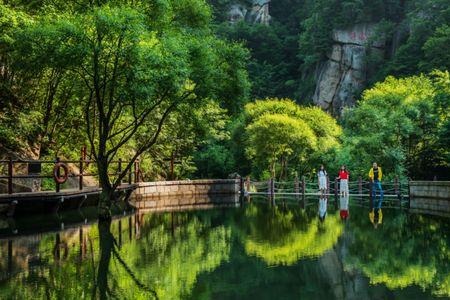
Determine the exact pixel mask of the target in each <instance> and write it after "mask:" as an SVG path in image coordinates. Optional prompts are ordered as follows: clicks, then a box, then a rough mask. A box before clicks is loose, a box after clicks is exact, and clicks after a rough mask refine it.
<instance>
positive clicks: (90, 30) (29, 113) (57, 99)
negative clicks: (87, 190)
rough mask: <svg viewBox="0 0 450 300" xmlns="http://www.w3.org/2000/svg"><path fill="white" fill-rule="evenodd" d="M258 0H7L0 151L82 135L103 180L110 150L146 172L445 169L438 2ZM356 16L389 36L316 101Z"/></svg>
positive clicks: (448, 151)
mask: <svg viewBox="0 0 450 300" xmlns="http://www.w3.org/2000/svg"><path fill="white" fill-rule="evenodd" d="M256 2H258V1H256ZM259 2H261V1H259ZM259 2H258V3H259ZM263 2H264V1H263ZM264 3H266V4H263V5H269V10H268V11H269V13H270V21H269V22H265V23H258V22H252V21H249V20H246V19H245V18H244V19H242V20H234V19H233V20H230V9H232V8H233V7H236V5H239V7H247V9H248V10H249V9H251V7H252V5H255V1H237V0H236V1H233V0H211V1H204V0H165V1H127V0H111V1H106V0H103V1H101V0H96V1H94V0H79V1H60V0H52V1H50V0H34V1H25V0H3V1H0V28H1V29H0V155H1V157H9V156H13V157H15V158H33V159H54V158H55V157H57V156H58V157H66V158H73V159H78V158H79V156H80V148H81V147H82V146H83V145H87V147H88V149H89V157H90V158H92V159H95V160H96V161H97V162H98V171H99V174H100V178H99V180H100V182H101V184H102V186H103V187H104V188H106V189H114V188H115V187H116V186H117V184H118V183H119V182H120V181H121V180H122V179H123V176H125V175H124V174H125V173H123V174H122V175H123V176H122V175H119V176H116V177H111V176H108V170H109V169H111V168H113V165H112V161H113V160H114V159H117V158H118V157H120V158H123V159H124V161H125V160H126V161H131V160H132V159H133V158H138V157H139V158H140V160H141V169H142V170H143V176H144V179H145V180H159V179H175V178H196V177H197V178H198V177H202V178H207V177H210V178H213V177H214V178H220V177H221V178H226V177H228V176H230V175H231V174H235V173H238V174H240V175H244V176H245V175H251V176H252V177H257V178H261V179H264V178H268V177H276V178H281V179H284V178H289V177H293V176H295V175H298V176H308V177H309V178H314V175H313V174H314V172H315V170H316V169H317V167H318V165H319V164H321V163H323V164H325V165H326V166H327V168H328V169H329V171H330V172H335V171H336V170H337V168H338V167H339V165H340V164H343V163H345V164H347V165H348V166H349V168H350V170H351V171H352V172H353V174H354V175H355V176H356V175H361V176H366V173H367V171H368V168H369V166H370V164H371V162H373V161H378V162H379V163H380V164H381V166H382V167H383V168H384V171H385V174H386V176H387V178H392V177H393V176H395V175H399V176H401V177H403V178H406V177H410V178H426V179H432V178H433V177H434V176H437V177H438V178H440V179H441V178H446V177H448V176H449V174H450V138H449V136H450V118H449V116H450V110H449V105H450V75H449V72H448V69H449V68H450V56H449V52H448V46H449V45H450V4H449V3H448V1H447V0H422V1H418V0H394V1H392V0H391V1H383V0H377V1H368V0H333V1H324V0H320V1H317V0H315V1H312V0H278V1H271V2H270V3H269V1H265V2H264ZM245 11H246V10H245ZM361 23H367V24H373V25H371V26H372V27H371V28H373V29H371V30H372V31H373V32H374V36H375V35H376V36H378V37H379V36H381V37H382V40H383V48H382V55H380V53H379V52H380V51H375V50H373V49H377V48H376V47H375V46H376V44H377V43H378V41H377V40H376V39H375V38H370V37H369V38H368V39H367V40H366V42H365V43H366V44H365V45H364V47H365V49H366V50H365V52H364V53H365V55H364V59H363V61H364V65H365V75H364V76H365V81H364V89H363V90H361V91H357V93H353V94H352V97H355V99H357V101H356V103H354V105H344V106H343V107H342V111H340V112H339V113H336V111H332V110H327V109H325V110H323V109H320V108H317V107H315V104H316V103H315V102H314V100H313V98H314V97H315V93H316V94H317V91H316V92H315V90H316V89H317V86H319V84H318V71H317V70H318V69H320V68H322V67H323V65H324V63H325V62H326V61H327V60H328V59H331V58H330V51H331V49H332V48H333V44H335V43H336V41H335V40H333V36H334V32H335V31H336V30H344V29H346V28H349V27H352V26H355V25H358V24H361ZM374 45H375V46H374ZM325 83H326V82H325ZM316 98H317V97H316ZM319 98H320V97H319ZM319 106H320V105H319ZM340 109H341V108H340ZM170 160H172V161H174V162H175V163H176V164H175V170H174V174H171V171H170V163H169V162H170ZM129 168H131V165H128V166H127V168H126V169H125V170H123V171H124V172H126V171H127V170H128V169H129ZM102 174H103V175H102Z"/></svg>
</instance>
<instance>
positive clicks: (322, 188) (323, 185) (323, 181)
mask: <svg viewBox="0 0 450 300" xmlns="http://www.w3.org/2000/svg"><path fill="white" fill-rule="evenodd" d="M317 177H318V182H319V192H320V194H321V195H322V196H325V193H326V191H327V171H326V170H325V167H324V166H323V165H321V166H320V169H319V172H317Z"/></svg>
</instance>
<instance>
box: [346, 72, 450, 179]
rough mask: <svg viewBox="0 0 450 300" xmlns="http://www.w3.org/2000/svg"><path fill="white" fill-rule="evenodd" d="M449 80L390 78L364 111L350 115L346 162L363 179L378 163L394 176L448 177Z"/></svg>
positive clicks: (371, 94) (366, 99) (369, 93)
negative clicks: (443, 136) (445, 136)
mask: <svg viewBox="0 0 450 300" xmlns="http://www.w3.org/2000/svg"><path fill="white" fill-rule="evenodd" d="M448 76H449V75H448V72H445V73H444V72H438V73H435V75H434V78H433V79H432V78H430V77H427V76H425V75H420V76H413V77H408V78H404V79H396V78H394V77H388V78H386V80H385V81H384V82H382V83H378V84H376V85H375V87H373V88H372V89H369V90H366V91H365V92H364V95H363V97H362V99H361V100H360V101H359V106H358V107H356V108H353V109H349V110H347V112H346V113H345V116H344V120H343V122H344V128H345V129H344V143H343V144H344V149H343V150H342V152H341V156H340V158H341V159H342V160H344V161H347V163H348V164H349V165H350V166H351V167H350V168H351V169H352V170H354V172H355V173H357V174H359V175H363V176H366V175H367V174H366V173H367V169H368V168H369V167H370V165H371V162H373V161H377V162H378V163H379V164H381V166H382V167H384V170H385V174H386V175H388V174H389V175H388V176H390V177H392V176H393V175H394V174H397V175H407V176H411V177H414V178H426V177H429V178H430V177H431V178H432V177H433V176H434V175H440V176H442V175H444V174H445V173H446V170H448V168H449V164H448V160H447V159H446V158H447V157H448V156H447V155H448V151H447V150H444V149H445V148H442V145H443V144H442V143H443V141H441V140H440V135H439V132H443V131H445V128H446V126H447V125H446V124H447V123H448V118H449V115H448ZM445 86H446V87H447V88H445ZM444 144H445V143H444Z"/></svg>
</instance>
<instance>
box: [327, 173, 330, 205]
mask: <svg viewBox="0 0 450 300" xmlns="http://www.w3.org/2000/svg"><path fill="white" fill-rule="evenodd" d="M329 193H330V177H328V175H327V191H326V194H327V195H326V198H327V199H328V194H329Z"/></svg>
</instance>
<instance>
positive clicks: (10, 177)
mask: <svg viewBox="0 0 450 300" xmlns="http://www.w3.org/2000/svg"><path fill="white" fill-rule="evenodd" d="M13 172H14V168H13V160H12V157H10V158H9V161H8V194H12V193H13Z"/></svg>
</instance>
